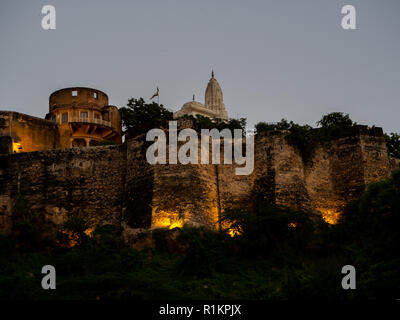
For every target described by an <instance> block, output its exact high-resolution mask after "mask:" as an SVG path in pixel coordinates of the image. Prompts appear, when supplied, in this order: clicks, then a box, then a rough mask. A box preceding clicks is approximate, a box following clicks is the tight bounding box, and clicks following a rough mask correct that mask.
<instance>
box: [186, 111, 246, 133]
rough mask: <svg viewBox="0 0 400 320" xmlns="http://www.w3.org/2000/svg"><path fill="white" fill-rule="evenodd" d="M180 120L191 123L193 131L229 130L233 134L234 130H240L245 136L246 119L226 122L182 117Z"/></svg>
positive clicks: (200, 117) (197, 116)
mask: <svg viewBox="0 0 400 320" xmlns="http://www.w3.org/2000/svg"><path fill="white" fill-rule="evenodd" d="M180 119H187V120H191V121H193V125H194V129H195V130H197V131H200V130H201V129H209V130H211V129H214V128H215V129H217V130H219V131H221V130H223V129H229V130H231V132H232V134H233V132H234V131H233V130H234V129H240V130H242V133H243V135H244V134H245V130H246V122H247V121H246V119H245V118H240V119H232V118H231V119H229V120H228V121H225V120H222V119H211V118H208V117H205V116H202V115H196V116H192V115H184V116H182V117H181V118H180Z"/></svg>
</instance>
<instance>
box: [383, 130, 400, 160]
mask: <svg viewBox="0 0 400 320" xmlns="http://www.w3.org/2000/svg"><path fill="white" fill-rule="evenodd" d="M385 140H386V146H387V149H388V153H389V155H390V156H391V157H395V158H398V159H400V135H399V134H398V133H393V132H392V133H391V134H390V135H388V134H385Z"/></svg>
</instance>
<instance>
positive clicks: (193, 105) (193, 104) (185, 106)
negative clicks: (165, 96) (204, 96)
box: [181, 101, 204, 110]
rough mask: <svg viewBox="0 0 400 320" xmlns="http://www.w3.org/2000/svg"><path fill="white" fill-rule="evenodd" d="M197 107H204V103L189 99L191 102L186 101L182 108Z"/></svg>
mask: <svg viewBox="0 0 400 320" xmlns="http://www.w3.org/2000/svg"><path fill="white" fill-rule="evenodd" d="M193 108H194V109H196V108H204V105H203V104H202V103H200V102H197V101H189V102H186V103H185V104H184V105H183V106H182V108H181V110H188V109H193Z"/></svg>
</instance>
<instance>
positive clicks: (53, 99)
mask: <svg viewBox="0 0 400 320" xmlns="http://www.w3.org/2000/svg"><path fill="white" fill-rule="evenodd" d="M107 105H108V96H107V94H105V93H104V92H103V91H100V90H97V89H93V88H85V87H71V88H64V89H60V90H57V91H55V92H53V93H52V94H51V95H50V98H49V111H50V112H51V111H53V110H54V109H57V108H65V107H91V108H97V109H99V110H101V109H102V108H103V107H104V106H107Z"/></svg>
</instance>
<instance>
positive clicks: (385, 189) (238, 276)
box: [0, 172, 400, 300]
mask: <svg viewBox="0 0 400 320" xmlns="http://www.w3.org/2000/svg"><path fill="white" fill-rule="evenodd" d="M15 210H16V211H18V213H19V215H18V219H17V220H16V221H15V230H14V235H13V236H1V237H0V299H33V300H36V299H343V300H348V299H363V298H389V299H395V298H399V297H400V268H399V266H400V250H399V249H400V229H399V223H400V172H397V173H394V174H393V177H392V178H391V179H388V180H386V181H382V182H378V183H374V184H371V185H370V186H369V187H368V189H367V190H366V192H365V193H364V194H363V195H362V196H361V198H360V199H359V200H357V201H355V202H353V203H352V204H350V205H349V206H348V207H347V208H346V211H345V213H344V214H343V216H342V218H341V220H340V222H339V223H338V224H337V225H327V224H325V223H323V222H319V223H315V222H311V220H310V217H309V216H308V215H307V214H306V213H303V212H298V211H293V210H290V209H287V208H282V207H276V206H273V205H270V204H267V203H258V204H257V206H256V208H255V209H254V212H244V211H240V210H234V209H232V210H228V211H226V212H225V213H224V215H223V217H222V221H221V222H222V224H223V225H228V226H230V227H229V228H228V229H231V230H235V231H238V232H240V235H238V236H235V237H233V238H231V237H230V236H228V235H227V233H226V232H225V231H227V230H223V231H221V232H214V231H210V230H207V229H204V228H189V227H184V228H183V229H182V230H181V231H180V232H179V236H178V238H177V239H176V245H177V246H178V247H179V248H182V247H183V248H184V250H174V249H173V248H174V246H172V250H171V244H170V243H169V242H168V241H167V236H166V235H167V234H168V233H170V232H171V230H162V229H159V230H155V231H153V236H154V238H155V240H156V241H155V243H156V247H155V248H147V249H145V250H142V251H140V252H139V251H137V250H136V249H132V248H129V247H127V246H126V245H124V243H123V241H122V239H121V234H120V231H119V230H118V229H117V228H115V227H114V226H111V225H106V226H102V227H98V228H97V229H96V230H95V231H94V232H93V234H92V235H91V236H89V235H87V234H86V233H85V230H87V227H88V223H87V221H85V220H84V219H83V218H81V217H73V218H71V219H70V220H68V221H67V222H66V223H65V224H64V226H63V228H62V229H61V230H59V232H58V233H56V234H52V233H51V231H50V230H46V229H44V228H43V227H41V226H42V224H40V221H41V217H40V214H33V212H31V210H30V209H29V204H28V203H27V202H26V201H25V200H24V199H23V198H21V199H19V200H18V201H17V204H16V207H15ZM46 235H47V236H46ZM70 241H74V243H75V244H76V245H75V246H74V247H72V248H68V247H66V245H67V244H68V243H70ZM46 264H50V265H54V266H55V267H56V270H57V289H56V290H43V289H41V284H40V283H41V279H42V276H43V275H42V274H41V273H40V272H41V268H42V266H44V265H46ZM347 264H350V265H354V266H355V268H356V270H357V289H356V290H347V291H346V290H343V289H342V288H341V279H342V277H343V276H344V275H342V274H341V268H342V267H343V266H344V265H347Z"/></svg>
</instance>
